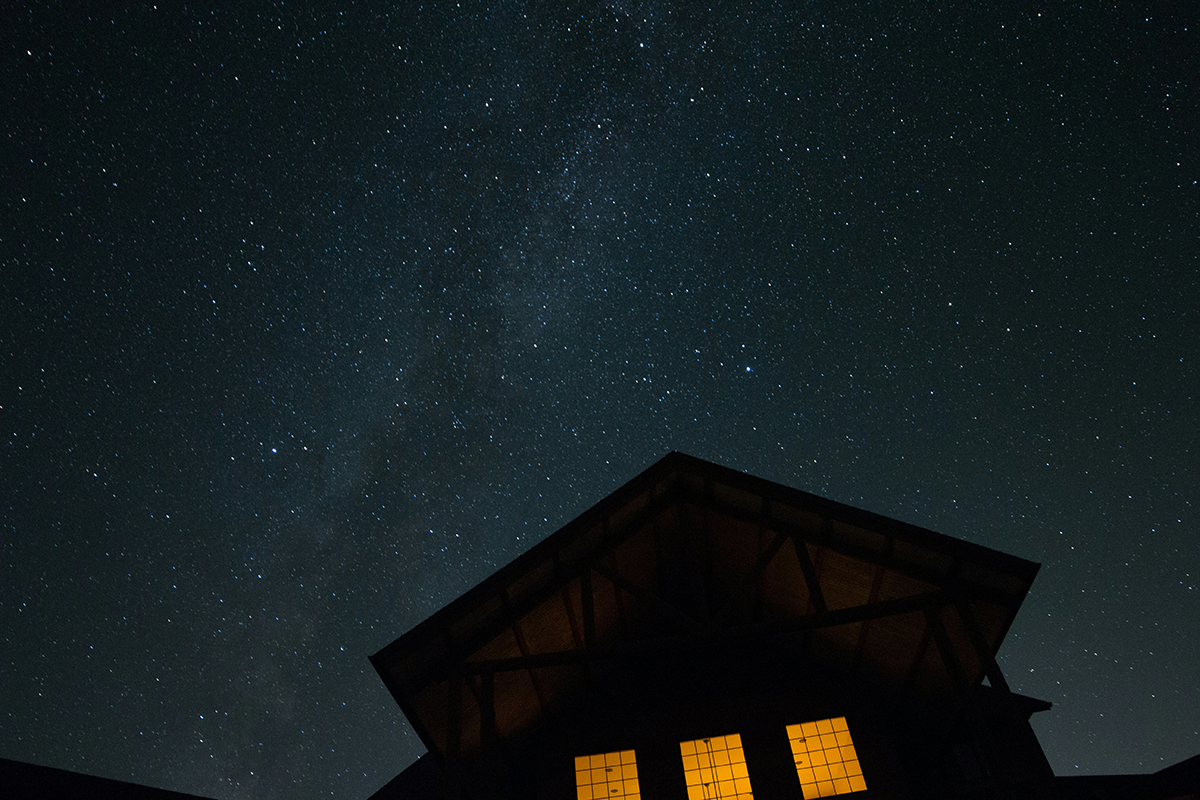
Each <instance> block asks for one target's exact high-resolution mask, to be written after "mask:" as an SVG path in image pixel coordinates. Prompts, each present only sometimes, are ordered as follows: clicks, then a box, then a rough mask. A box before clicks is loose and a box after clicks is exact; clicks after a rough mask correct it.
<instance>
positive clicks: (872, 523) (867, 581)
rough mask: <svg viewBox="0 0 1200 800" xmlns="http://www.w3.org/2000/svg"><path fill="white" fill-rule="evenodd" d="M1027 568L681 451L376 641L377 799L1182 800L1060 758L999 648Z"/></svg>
mask: <svg viewBox="0 0 1200 800" xmlns="http://www.w3.org/2000/svg"><path fill="white" fill-rule="evenodd" d="M1037 571H1038V565H1037V564H1034V563H1031V562H1029V561H1025V560H1023V559H1020V558H1016V557H1014V556H1010V555H1006V554H1004V553H1000V552H997V551H995V550H990V549H988V548H985V547H981V546H978V545H975V544H971V543H968V542H963V541H959V540H957V539H952V538H950V537H947V536H943V535H941V534H938V533H934V532H932V531H929V530H925V529H922V528H918V527H915V526H912V525H908V524H905V523H902V522H897V521H896V520H891V519H887V518H885V517H881V516H878V515H876V514H871V513H869V512H866V511H861V510H859V509H855V508H851V507H849V506H845V505H842V504H840V503H835V502H832V501H830V500H826V499H823V498H820V497H817V496H814V495H811V494H807V493H805V492H801V491H797V490H794V489H789V488H787V487H784V486H781V485H778V484H775V483H771V482H769V481H765V480H761V479H758V478H754V477H751V476H749V475H746V474H743V473H739V472H735V471H733V470H729V469H726V468H723V467H720V466H717V465H714V464H710V463H707V462H704V461H700V460H698V459H695V458H692V457H689V456H685V455H682V454H679V453H672V454H670V455H668V456H667V457H665V458H664V459H662V460H661V461H659V462H658V463H657V464H655V465H654V466H652V467H650V468H649V469H647V470H646V471H645V472H643V473H642V474H641V475H639V476H638V477H637V478H635V479H633V480H632V481H630V482H629V483H628V484H626V485H625V486H623V487H621V488H620V489H618V490H617V491H616V492H614V493H613V494H612V495H611V496H609V497H607V498H605V499H604V500H602V501H601V502H599V503H598V504H596V505H595V506H594V507H593V508H591V509H590V510H588V511H587V512H586V513H584V514H583V515H582V516H580V517H579V518H578V519H575V520H574V521H572V522H571V523H569V524H568V525H566V526H565V527H564V528H562V529H561V530H559V531H558V532H557V533H555V534H553V535H552V536H550V537H548V538H547V539H546V540H545V541H543V542H541V543H540V544H538V545H537V546H535V547H534V548H532V549H531V550H530V551H529V552H527V553H525V554H524V555H522V556H520V557H519V558H517V559H516V560H515V561H513V562H512V563H511V564H509V565H508V566H506V567H504V568H503V569H501V570H500V571H499V572H497V573H496V574H494V575H493V576H491V577H490V578H488V579H487V580H485V581H484V582H483V583H481V584H480V585H478V586H476V587H475V588H474V589H472V590H471V591H469V592H467V593H466V594H465V595H463V596H462V597H460V598H459V599H457V600H455V601H454V602H452V603H451V604H450V605H448V606H446V607H445V608H443V609H442V610H441V611H439V612H437V613H436V614H434V615H433V616H432V617H430V618H429V619H428V620H426V621H425V622H423V623H421V624H420V625H418V626H417V627H415V628H414V629H412V630H411V631H409V632H408V633H406V634H405V635H403V636H401V637H400V638H399V639H397V640H396V641H395V642H393V643H392V644H391V645H389V646H387V647H385V648H384V649H383V650H381V651H380V652H379V653H377V654H376V655H374V656H373V657H372V659H371V660H372V663H373V664H374V665H375V668H376V670H377V671H378V672H379V675H380V676H381V677H382V679H383V681H384V683H385V684H386V685H387V687H388V689H389V690H390V691H391V693H392V695H393V697H395V699H396V701H397V703H398V704H399V705H400V707H401V709H402V710H403V711H404V713H405V715H406V716H407V717H408V719H409V720H410V722H411V723H412V725H413V727H414V728H415V729H416V731H417V733H418V734H419V735H420V737H421V739H422V741H423V742H424V743H425V745H426V747H427V748H428V750H429V752H428V754H426V755H425V756H423V757H422V758H420V759H419V760H418V761H417V762H415V763H414V764H413V765H412V766H410V767H409V768H408V769H406V770H405V771H404V772H402V773H401V774H400V775H399V776H397V777H396V778H395V779H394V780H393V781H391V782H390V783H389V784H388V785H387V786H385V787H383V788H382V789H381V790H380V791H379V792H378V793H376V795H375V797H376V798H400V797H404V798H478V799H480V800H482V799H484V798H518V797H520V798H547V799H549V798H555V799H556V800H563V799H566V798H580V799H581V800H594V799H596V798H610V799H611V800H618V799H619V798H629V797H645V798H676V799H678V800H683V798H691V799H694V800H698V799H699V798H717V797H721V798H734V797H738V798H747V797H751V796H755V797H758V798H806V799H807V798H813V797H823V796H833V795H839V794H854V795H855V796H856V797H861V798H864V799H865V798H885V797H889V798H890V797H913V798H917V797H920V798H941V797H946V798H949V797H969V798H974V797H979V798H1081V799H1082V798H1130V799H1131V800H1132V798H1145V800H1168V799H1169V798H1171V799H1174V798H1196V797H1198V796H1200V795H1197V784H1198V783H1200V761H1198V759H1190V760H1188V761H1185V762H1183V763H1181V764H1178V765H1176V766H1175V767H1172V768H1169V769H1167V770H1163V771H1162V772H1159V773H1155V774H1152V775H1128V776H1102V777H1097V776H1092V777H1087V778H1056V777H1055V776H1054V775H1053V773H1052V771H1051V769H1050V766H1049V764H1048V762H1047V761H1046V758H1045V755H1044V754H1043V752H1042V749H1041V747H1040V745H1039V744H1038V741H1037V738H1036V736H1035V735H1034V732H1033V729H1032V728H1031V726H1030V724H1029V718H1030V716H1031V715H1032V714H1034V713H1036V712H1039V711H1044V710H1046V709H1048V708H1049V707H1050V704H1049V703H1047V702H1045V701H1041V700H1035V699H1033V698H1029V697H1023V696H1021V695H1018V694H1016V693H1014V692H1012V691H1011V690H1010V688H1009V686H1008V683H1007V682H1006V681H1005V679H1004V676H1003V674H1002V673H1001V671H1000V668H999V667H998V666H997V663H996V653H997V651H998V650H999V648H1000V644H1001V642H1002V641H1003V639H1004V636H1005V634H1006V633H1007V631H1008V629H1009V626H1010V625H1011V624H1012V622H1013V619H1014V617H1015V616H1016V613H1017V611H1018V609H1019V608H1020V606H1021V602H1022V601H1023V600H1024V598H1025V595H1026V593H1027V592H1028V590H1029V587H1030V584H1031V583H1032V581H1033V579H1034V576H1035V575H1036V574H1037Z"/></svg>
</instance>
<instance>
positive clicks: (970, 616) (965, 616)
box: [954, 600, 1012, 692]
mask: <svg viewBox="0 0 1200 800" xmlns="http://www.w3.org/2000/svg"><path fill="white" fill-rule="evenodd" d="M954 607H955V609H957V610H958V616H959V618H960V619H962V621H963V627H965V628H966V629H967V637H968V638H969V639H970V640H971V645H972V646H973V647H974V648H975V655H977V656H978V657H979V661H980V663H981V664H983V671H984V674H985V675H987V678H988V683H990V684H991V685H992V688H993V689H997V690H999V691H1001V692H1012V689H1010V688H1009V687H1008V681H1006V680H1005V679H1004V673H1002V672H1001V671H1000V665H999V664H997V663H996V658H995V656H994V655H993V654H992V648H990V647H988V644H987V642H986V641H984V638H983V632H982V631H981V630H980V629H979V623H978V622H977V621H976V620H975V612H974V610H973V609H972V608H971V604H970V602H968V601H967V600H959V601H958V602H956V603H955V604H954Z"/></svg>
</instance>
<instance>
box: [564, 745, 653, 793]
mask: <svg viewBox="0 0 1200 800" xmlns="http://www.w3.org/2000/svg"><path fill="white" fill-rule="evenodd" d="M575 791H576V794H577V795H578V797H579V800H604V798H612V800H617V799H618V798H632V799H633V800H641V796H642V793H641V790H640V789H639V788H638V774H637V762H636V761H634V758H633V751H632V750H621V751H619V752H616V753H597V754H596V755H594V756H576V757H575Z"/></svg>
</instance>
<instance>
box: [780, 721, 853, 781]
mask: <svg viewBox="0 0 1200 800" xmlns="http://www.w3.org/2000/svg"><path fill="white" fill-rule="evenodd" d="M787 734H788V739H789V740H790V741H791V743H792V759H793V760H794V761H795V762H796V774H797V775H799V776H800V788H801V789H802V790H803V792H804V800H812V798H814V797H829V796H830V795H835V794H846V793H848V792H861V791H863V790H864V789H866V788H867V782H866V781H864V780H863V776H862V768H861V767H859V765H858V753H856V752H855V750H854V742H852V741H851V740H850V729H849V728H848V727H846V718H845V717H834V718H833V719H820V720H817V721H816V722H804V723H801V724H799V725H788V726H787Z"/></svg>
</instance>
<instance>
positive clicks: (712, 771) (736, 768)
mask: <svg viewBox="0 0 1200 800" xmlns="http://www.w3.org/2000/svg"><path fill="white" fill-rule="evenodd" d="M679 752H680V753H681V754H682V755H683V776H684V778H685V780H686V782H687V791H688V800H715V798H718V797H719V798H722V800H725V798H737V799H738V800H754V795H753V794H751V793H750V775H749V774H748V773H747V772H746V756H745V755H744V754H743V753H742V737H741V736H739V735H738V734H736V733H731V734H729V735H728V736H711V737H709V738H707V739H694V740H693V741H690V742H680V743H679Z"/></svg>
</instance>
